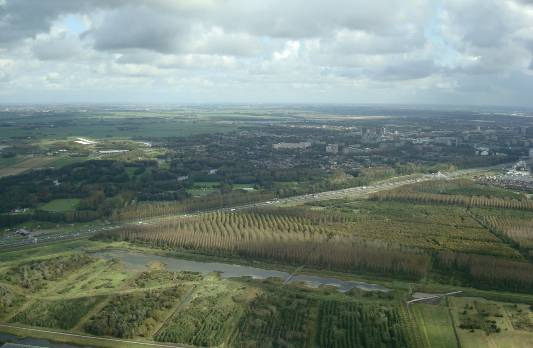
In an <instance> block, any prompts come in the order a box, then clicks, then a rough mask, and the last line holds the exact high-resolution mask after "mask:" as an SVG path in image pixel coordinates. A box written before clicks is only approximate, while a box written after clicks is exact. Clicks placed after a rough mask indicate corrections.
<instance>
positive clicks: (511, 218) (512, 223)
mask: <svg viewBox="0 0 533 348" xmlns="http://www.w3.org/2000/svg"><path fill="white" fill-rule="evenodd" d="M472 211H473V213H474V214H475V215H477V216H479V218H480V220H481V221H483V223H485V224H486V225H487V226H489V227H490V228H491V229H493V230H494V231H495V232H496V233H499V234H501V235H502V237H503V238H507V239H509V240H511V241H512V242H513V243H514V244H515V245H516V247H517V248H518V249H521V250H522V251H523V253H524V254H525V255H527V256H528V257H530V258H533V212H525V211H516V210H510V209H485V210H481V209H473V210H472Z"/></svg>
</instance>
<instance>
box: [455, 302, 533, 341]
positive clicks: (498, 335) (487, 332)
mask: <svg viewBox="0 0 533 348" xmlns="http://www.w3.org/2000/svg"><path fill="white" fill-rule="evenodd" d="M449 302H450V308H451V312H452V315H453V318H454V322H455V324H456V325H457V327H456V330H457V333H458V335H459V338H460V341H461V346H463V347H502V348H526V347H531V346H533V330H532V327H531V325H532V324H533V313H532V312H531V308H529V306H524V305H517V306H516V307H515V306H514V305H509V304H504V303H501V302H493V301H487V300H484V299H480V298H450V301H449ZM517 314H521V315H523V316H524V317H525V319H521V320H519V319H513V317H516V316H517ZM517 321H521V322H522V323H524V322H525V323H528V324H527V325H530V326H529V327H528V326H526V327H523V326H522V327H520V326H519V325H518V324H516V322H517ZM513 323H515V324H514V325H513ZM461 325H463V326H465V325H466V326H468V328H461ZM469 327H472V328H469Z"/></svg>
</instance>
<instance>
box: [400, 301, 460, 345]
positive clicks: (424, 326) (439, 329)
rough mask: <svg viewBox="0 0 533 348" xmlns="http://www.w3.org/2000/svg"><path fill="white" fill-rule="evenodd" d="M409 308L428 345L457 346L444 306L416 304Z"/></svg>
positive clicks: (447, 312)
mask: <svg viewBox="0 0 533 348" xmlns="http://www.w3.org/2000/svg"><path fill="white" fill-rule="evenodd" d="M411 310H412V312H413V313H414V315H415V317H416V321H417V323H418V325H419V327H420V331H421V332H422V336H423V337H424V339H425V340H426V342H427V344H428V346H429V347H432V348H453V347H457V339H456V337H455V333H454V331H453V330H454V329H453V326H452V322H451V319H450V314H449V311H448V308H447V307H446V306H444V305H429V304H416V305H413V306H411Z"/></svg>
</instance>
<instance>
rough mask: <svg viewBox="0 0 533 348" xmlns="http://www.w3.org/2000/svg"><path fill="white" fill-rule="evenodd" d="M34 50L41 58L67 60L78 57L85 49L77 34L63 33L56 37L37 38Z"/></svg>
mask: <svg viewBox="0 0 533 348" xmlns="http://www.w3.org/2000/svg"><path fill="white" fill-rule="evenodd" d="M32 51H33V54H34V55H35V56H36V57H37V58H38V59H40V60H66V59H73V58H78V57H79V56H80V55H81V54H82V51H83V49H82V47H81V42H80V41H79V39H78V37H77V36H75V35H69V34H67V33H61V34H59V35H57V36H55V37H46V38H41V39H37V40H36V42H35V43H34V44H33V46H32Z"/></svg>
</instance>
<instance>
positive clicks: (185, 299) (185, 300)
mask: <svg viewBox="0 0 533 348" xmlns="http://www.w3.org/2000/svg"><path fill="white" fill-rule="evenodd" d="M196 287H197V285H194V286H192V287H191V288H190V289H189V291H187V293H186V294H185V295H184V296H183V297H182V299H181V300H180V301H179V302H178V303H177V304H176V306H174V308H172V310H170V311H168V314H167V316H166V317H165V319H163V320H161V322H160V323H157V325H156V326H155V327H154V329H153V330H152V332H151V333H150V335H149V337H156V335H157V334H158V333H159V331H160V330H161V328H163V326H165V324H166V323H167V321H169V320H170V318H172V317H173V316H174V314H176V313H177V312H179V311H180V310H181V309H182V308H183V307H185V306H186V305H187V304H188V303H189V302H190V300H191V297H192V294H193V293H194V291H195V290H196Z"/></svg>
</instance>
